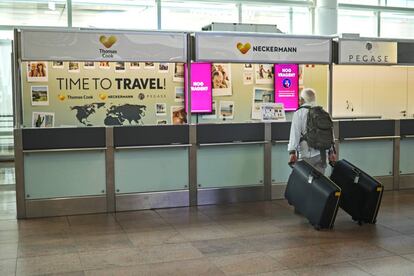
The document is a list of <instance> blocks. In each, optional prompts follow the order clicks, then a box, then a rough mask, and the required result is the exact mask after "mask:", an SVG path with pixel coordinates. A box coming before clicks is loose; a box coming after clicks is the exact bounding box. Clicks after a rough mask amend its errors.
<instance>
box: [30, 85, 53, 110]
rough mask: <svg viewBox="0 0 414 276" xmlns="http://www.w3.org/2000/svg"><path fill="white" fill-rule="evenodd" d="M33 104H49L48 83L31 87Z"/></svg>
mask: <svg viewBox="0 0 414 276" xmlns="http://www.w3.org/2000/svg"><path fill="white" fill-rule="evenodd" d="M30 92H31V98H32V106H38V105H49V89H48V87H47V85H43V86H32V87H30Z"/></svg>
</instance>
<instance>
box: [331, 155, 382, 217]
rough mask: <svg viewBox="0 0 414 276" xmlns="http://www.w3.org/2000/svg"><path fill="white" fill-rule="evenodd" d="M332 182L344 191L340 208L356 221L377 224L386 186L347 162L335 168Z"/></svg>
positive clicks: (340, 163) (342, 161)
mask: <svg viewBox="0 0 414 276" xmlns="http://www.w3.org/2000/svg"><path fill="white" fill-rule="evenodd" d="M331 180H332V181H333V182H335V183H336V184H337V185H338V186H339V187H341V189H342V195H341V200H340V201H339V206H340V207H341V208H342V209H343V210H344V211H345V212H347V213H348V214H349V215H351V216H352V219H353V220H354V221H357V222H358V223H359V224H360V225H361V224H362V223H371V224H375V223H376V221H377V215H378V210H379V207H380V205H381V199H382V193H383V191H384V186H383V185H382V184H381V183H380V182H378V181H377V180H375V179H374V178H373V177H371V176H369V175H368V174H367V173H365V172H363V171H362V170H360V169H359V168H357V167H355V166H354V165H352V164H351V163H349V162H348V161H346V160H340V161H338V162H336V163H335V165H334V166H333V171H332V174H331Z"/></svg>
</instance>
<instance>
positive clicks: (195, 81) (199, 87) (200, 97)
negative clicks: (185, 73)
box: [185, 63, 213, 113]
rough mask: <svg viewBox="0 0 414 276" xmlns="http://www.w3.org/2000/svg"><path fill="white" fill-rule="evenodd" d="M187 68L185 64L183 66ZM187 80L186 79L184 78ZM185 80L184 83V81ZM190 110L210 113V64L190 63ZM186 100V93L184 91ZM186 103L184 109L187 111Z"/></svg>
mask: <svg viewBox="0 0 414 276" xmlns="http://www.w3.org/2000/svg"><path fill="white" fill-rule="evenodd" d="M185 69H186V70H187V66H186V67H185ZM186 82H187V79H186ZM186 82H185V83H186ZM190 87H191V112H192V113H211V108H212V106H211V105H212V100H213V96H212V84H211V64H210V63H193V64H191V83H190ZM185 96H186V98H185V100H186V102H187V101H188V95H187V93H186V95H185ZM187 108H188V107H187V105H186V111H187Z"/></svg>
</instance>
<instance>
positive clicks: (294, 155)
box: [288, 153, 298, 166]
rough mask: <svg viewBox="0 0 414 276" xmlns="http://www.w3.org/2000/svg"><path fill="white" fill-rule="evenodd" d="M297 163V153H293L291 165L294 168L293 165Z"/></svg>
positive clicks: (290, 159) (290, 160) (290, 158)
mask: <svg viewBox="0 0 414 276" xmlns="http://www.w3.org/2000/svg"><path fill="white" fill-rule="evenodd" d="M296 161H298V157H297V156H296V154H295V153H291V154H290V156H289V163H288V164H289V165H290V166H292V165H293V164H295V163H296Z"/></svg>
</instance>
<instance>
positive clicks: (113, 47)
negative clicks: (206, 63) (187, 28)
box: [21, 30, 187, 62]
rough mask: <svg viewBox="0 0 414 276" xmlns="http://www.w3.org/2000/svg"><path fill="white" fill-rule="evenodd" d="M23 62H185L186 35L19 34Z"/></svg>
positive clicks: (71, 32)
mask: <svg viewBox="0 0 414 276" xmlns="http://www.w3.org/2000/svg"><path fill="white" fill-rule="evenodd" d="M21 44H22V59H23V60H62V61H82V60H89V61H154V62H155V61H159V62H186V60H187V51H186V49H187V36H186V34H185V33H164V32H114V31H112V32H111V31H109V32H108V31H96V30H93V31H86V30H78V31H72V30H69V31H65V30H21Z"/></svg>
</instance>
